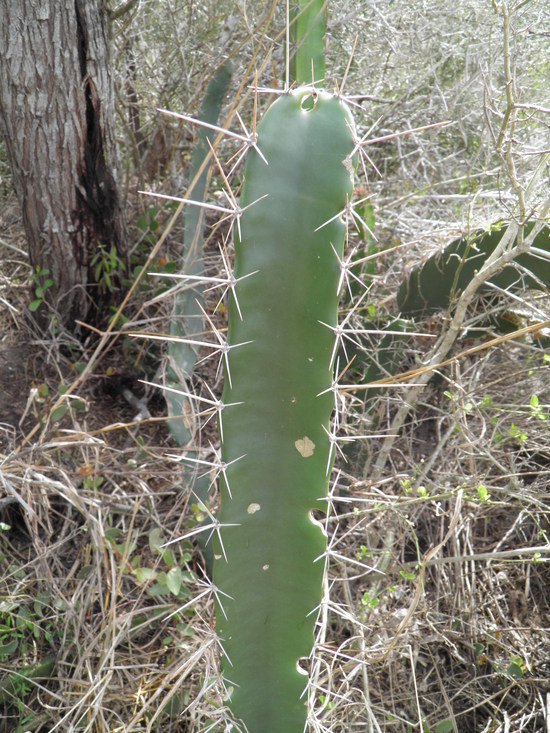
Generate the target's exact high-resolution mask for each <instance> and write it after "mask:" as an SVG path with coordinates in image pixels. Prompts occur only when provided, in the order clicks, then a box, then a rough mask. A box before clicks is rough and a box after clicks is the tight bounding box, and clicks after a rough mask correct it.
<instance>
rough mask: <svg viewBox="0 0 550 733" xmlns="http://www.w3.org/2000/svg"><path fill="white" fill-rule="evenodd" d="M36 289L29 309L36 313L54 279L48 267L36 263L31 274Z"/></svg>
mask: <svg viewBox="0 0 550 733" xmlns="http://www.w3.org/2000/svg"><path fill="white" fill-rule="evenodd" d="M29 279H30V281H31V283H32V286H33V290H34V296H35V297H34V299H33V300H31V302H30V303H29V310H30V311H31V313H34V312H35V311H36V310H38V308H40V306H41V305H42V303H43V302H44V296H45V295H46V293H47V291H48V290H49V289H50V288H51V287H52V286H53V279H52V278H51V274H50V271H49V269H48V268H47V267H40V265H36V267H35V270H34V272H32V273H31V274H30V276H29Z"/></svg>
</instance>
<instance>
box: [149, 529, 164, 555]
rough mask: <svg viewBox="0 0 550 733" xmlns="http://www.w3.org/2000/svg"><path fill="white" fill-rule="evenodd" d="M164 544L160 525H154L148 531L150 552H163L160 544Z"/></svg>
mask: <svg viewBox="0 0 550 733" xmlns="http://www.w3.org/2000/svg"><path fill="white" fill-rule="evenodd" d="M163 544H164V537H163V534H162V530H161V529H160V527H155V528H154V529H152V530H151V531H150V532H149V549H150V550H151V552H159V553H162V552H163V548H162V545H163Z"/></svg>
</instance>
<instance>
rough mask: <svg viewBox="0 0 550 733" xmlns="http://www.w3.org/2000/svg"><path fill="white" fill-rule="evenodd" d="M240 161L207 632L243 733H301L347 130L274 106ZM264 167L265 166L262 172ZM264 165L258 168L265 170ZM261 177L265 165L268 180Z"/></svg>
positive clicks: (349, 171)
mask: <svg viewBox="0 0 550 733" xmlns="http://www.w3.org/2000/svg"><path fill="white" fill-rule="evenodd" d="M257 148H258V149H259V151H260V152H261V155H260V154H259V153H258V152H257V151H256V150H252V151H251V152H250V153H249V157H248V159H247V163H246V168H245V175H244V184H243V188H242V194H241V200H240V211H241V212H242V213H241V216H240V221H239V223H238V227H237V228H238V232H237V236H236V237H235V239H236V241H235V273H234V277H235V281H236V284H235V287H234V291H233V295H232V296H231V297H230V299H229V303H228V318H229V326H228V345H229V349H228V352H227V353H226V374H225V382H224V392H223V395H222V401H223V403H224V405H225V407H224V409H223V412H222V414H221V417H220V423H221V425H220V428H221V430H220V433H221V437H222V465H223V471H222V475H221V482H220V483H221V487H220V493H221V500H220V502H221V503H220V510H219V515H218V518H219V522H220V530H219V533H218V537H217V538H215V561H214V584H215V587H216V588H217V604H218V605H217V612H216V623H217V630H218V635H219V638H220V642H221V645H222V648H223V655H222V668H223V672H224V674H225V677H226V680H227V684H228V685H231V687H232V694H231V698H230V706H231V708H232V711H233V713H234V715H235V716H236V717H237V718H239V719H242V720H243V721H244V723H245V725H246V730H247V731H249V733H303V731H304V727H305V723H306V719H307V709H306V705H305V702H306V701H305V700H304V697H303V693H304V689H305V687H306V684H307V677H305V676H304V674H303V673H301V672H300V670H299V669H298V667H297V665H298V662H299V659H300V658H301V657H306V656H308V655H309V654H310V652H311V648H312V645H313V631H314V625H315V620H316V609H317V607H318V606H319V603H320V599H321V585H322V576H323V570H324V560H323V554H324V552H325V536H324V533H323V531H322V529H321V528H320V527H319V526H318V524H317V523H316V522H315V521H314V520H313V518H312V511H313V510H314V509H323V508H324V507H325V506H326V501H325V497H326V495H327V491H328V477H329V474H330V470H331V466H332V460H333V457H334V456H333V451H332V447H333V446H332V443H331V440H330V435H329V422H330V415H331V412H332V408H333V404H334V403H333V395H332V391H331V384H332V364H331V358H332V354H333V351H334V339H335V334H334V330H333V328H334V327H335V326H336V322H337V310H338V293H337V290H338V282H339V276H340V269H339V260H338V258H339V257H340V258H341V257H342V253H343V245H344V234H345V224H344V222H343V220H342V217H341V216H339V214H340V213H341V212H342V211H343V210H344V209H345V208H346V206H347V202H348V200H349V199H350V198H351V194H352V188H353V187H352V177H353V163H352V160H351V155H352V153H353V149H354V140H353V120H352V117H351V113H350V111H349V109H348V107H347V105H346V104H345V103H344V102H342V101H341V100H340V99H338V98H336V97H333V96H332V95H330V94H328V93H326V92H319V91H317V90H314V89H313V88H311V87H309V88H299V89H297V90H295V91H292V92H290V93H287V94H285V95H283V96H281V97H280V98H279V99H278V100H277V101H276V102H275V103H274V104H273V105H272V106H271V107H270V108H269V109H268V111H267V112H266V114H265V115H264V117H263V119H262V121H261V122H260V124H259V126H258V131H257ZM262 156H263V157H262ZM263 158H265V161H264V159H263ZM266 163H267V164H266Z"/></svg>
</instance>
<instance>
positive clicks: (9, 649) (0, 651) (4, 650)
mask: <svg viewBox="0 0 550 733" xmlns="http://www.w3.org/2000/svg"><path fill="white" fill-rule="evenodd" d="M18 646H19V639H12V641H8V642H7V643H6V644H0V659H1V658H2V657H4V656H6V655H8V654H13V652H14V651H15V650H16V649H17V647H18Z"/></svg>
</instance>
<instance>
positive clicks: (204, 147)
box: [165, 61, 232, 445]
mask: <svg viewBox="0 0 550 733" xmlns="http://www.w3.org/2000/svg"><path fill="white" fill-rule="evenodd" d="M231 74H232V65H231V62H230V61H226V62H225V63H224V64H222V66H220V67H219V69H217V70H216V71H215V72H214V75H213V76H212V79H211V80H210V82H209V84H208V87H207V89H206V94H205V97H204V100H203V103H202V106H201V116H200V119H201V120H203V121H204V122H208V123H210V124H216V123H217V121H218V117H219V114H220V109H221V106H222V103H223V99H224V96H225V94H226V92H227V88H228V86H229V82H230V80H231ZM213 137H214V133H213V132H212V130H209V129H208V128H205V127H199V129H198V132H197V143H196V145H195V147H194V148H193V152H192V153H191V163H190V166H189V180H190V181H192V180H193V179H194V178H195V177H196V176H197V173H198V172H199V170H200V168H201V166H202V164H203V162H204V160H205V159H206V157H207V156H208V155H209V154H210V147H209V145H208V143H209V142H212V140H213ZM207 173H208V170H207V167H205V168H204V170H203V171H202V173H201V174H200V175H199V176H198V178H197V181H196V183H195V185H194V187H193V190H192V193H191V196H190V197H191V198H193V199H195V200H196V201H203V200H204V197H205V194H206V185H207V178H208V176H207ZM183 226H184V228H183V256H182V271H183V272H184V273H185V274H186V275H197V276H203V275H204V265H203V259H202V246H203V238H204V211H203V210H202V209H201V208H200V207H199V206H188V207H187V209H186V212H185V219H184V223H183ZM200 303H202V287H201V286H200V285H198V286H196V287H187V288H186V289H184V290H181V291H180V292H179V293H178V295H177V297H176V302H175V304H174V313H173V316H172V320H171V322H170V335H171V336H176V337H178V338H180V339H181V341H169V342H168V347H167V348H168V364H167V367H166V379H165V384H166V386H167V387H169V388H171V390H172V391H170V389H168V390H167V391H166V392H165V399H166V402H167V403H168V408H169V413H170V414H171V415H172V417H171V418H170V419H169V420H168V429H169V430H170V432H171V433H172V435H173V436H174V438H175V439H176V441H177V442H178V444H179V445H186V444H187V443H188V442H189V441H190V440H191V438H192V434H191V429H190V427H189V423H188V422H187V421H186V420H185V419H184V418H183V415H185V414H186V410H188V399H187V397H185V396H184V395H182V394H178V390H182V389H183V390H184V391H185V390H187V385H186V380H188V379H189V378H190V377H191V375H192V373H193V370H194V369H195V363H196V361H197V347H196V346H194V345H191V344H189V343H188V342H186V339H189V338H195V339H196V338H197V334H200V333H201V331H202V330H203V320H204V319H203V313H202V311H201V308H200V305H199V304H200Z"/></svg>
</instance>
